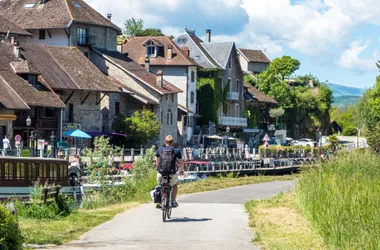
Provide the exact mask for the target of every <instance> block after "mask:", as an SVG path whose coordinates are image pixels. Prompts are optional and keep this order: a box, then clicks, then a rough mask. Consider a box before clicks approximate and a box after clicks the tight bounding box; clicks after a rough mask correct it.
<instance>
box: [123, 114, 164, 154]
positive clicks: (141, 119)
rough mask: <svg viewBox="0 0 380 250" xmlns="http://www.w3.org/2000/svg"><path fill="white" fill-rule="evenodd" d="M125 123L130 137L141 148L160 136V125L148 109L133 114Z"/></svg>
mask: <svg viewBox="0 0 380 250" xmlns="http://www.w3.org/2000/svg"><path fill="white" fill-rule="evenodd" d="M125 121H126V123H127V124H128V126H129V128H130V131H131V136H133V137H134V138H136V139H137V141H138V142H139V143H140V145H142V146H145V145H146V144H147V142H148V141H149V140H150V139H153V138H154V137H156V136H158V135H159V134H160V128H161V123H160V122H159V120H158V117H157V115H156V114H155V113H153V112H152V111H150V110H148V109H144V110H142V111H136V112H134V113H133V115H132V116H131V117H128V118H127V119H126V120H125Z"/></svg>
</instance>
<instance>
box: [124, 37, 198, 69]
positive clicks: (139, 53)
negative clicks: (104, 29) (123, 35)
mask: <svg viewBox="0 0 380 250" xmlns="http://www.w3.org/2000/svg"><path fill="white" fill-rule="evenodd" d="M149 40H151V41H152V42H154V43H155V44H156V45H157V46H159V47H158V53H157V57H150V64H151V65H163V66H198V67H199V65H198V64H197V63H196V62H195V61H194V60H193V59H191V58H190V57H188V56H187V55H186V54H185V52H184V51H183V50H182V49H180V48H179V47H178V46H177V45H176V44H175V43H174V42H173V41H172V40H170V38H169V37H167V36H157V37H134V38H132V39H130V40H128V42H126V43H125V44H124V45H123V53H128V57H129V58H131V59H132V60H134V61H136V62H137V63H139V64H144V61H145V57H146V47H145V43H146V42H147V41H149ZM169 45H171V46H173V49H172V59H170V60H169V59H167V58H168V46H169Z"/></svg>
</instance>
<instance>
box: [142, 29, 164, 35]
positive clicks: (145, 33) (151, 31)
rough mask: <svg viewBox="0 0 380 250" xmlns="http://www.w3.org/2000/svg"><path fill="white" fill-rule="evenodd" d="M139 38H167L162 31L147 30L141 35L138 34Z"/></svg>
mask: <svg viewBox="0 0 380 250" xmlns="http://www.w3.org/2000/svg"><path fill="white" fill-rule="evenodd" d="M137 36H165V35H164V33H162V32H161V30H160V29H152V28H147V29H145V30H144V31H142V33H141V35H140V34H138V35H137Z"/></svg>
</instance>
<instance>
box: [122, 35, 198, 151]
mask: <svg viewBox="0 0 380 250" xmlns="http://www.w3.org/2000/svg"><path fill="white" fill-rule="evenodd" d="M121 52H122V53H123V54H125V55H127V56H128V57H129V58H131V59H132V60H134V61H135V62H137V63H138V64H140V65H143V66H146V68H147V70H149V71H150V72H153V73H155V74H156V73H157V72H158V71H161V72H162V73H163V77H164V79H165V80H167V81H169V82H170V83H172V84H173V85H174V86H176V87H177V88H179V89H181V90H182V91H183V92H182V93H179V95H178V119H177V117H176V120H178V123H177V125H178V136H179V137H180V138H179V140H178V141H179V142H180V144H186V143H187V141H189V140H190V139H191V137H192V135H193V130H194V127H195V117H196V116H197V114H196V107H197V96H196V87H197V68H198V67H199V65H198V64H197V63H196V62H194V60H193V59H191V58H190V57H189V56H188V55H187V54H186V52H185V51H183V50H182V49H180V48H179V47H178V46H177V45H176V44H175V43H174V42H173V41H172V40H171V39H170V38H169V37H167V36H156V37H134V38H131V39H127V40H125V42H124V44H123V46H122V49H121Z"/></svg>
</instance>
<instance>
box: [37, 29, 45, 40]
mask: <svg viewBox="0 0 380 250" xmlns="http://www.w3.org/2000/svg"><path fill="white" fill-rule="evenodd" d="M45 37H46V34H45V30H44V29H41V30H40V35H39V39H40V40H44V39H45Z"/></svg>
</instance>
